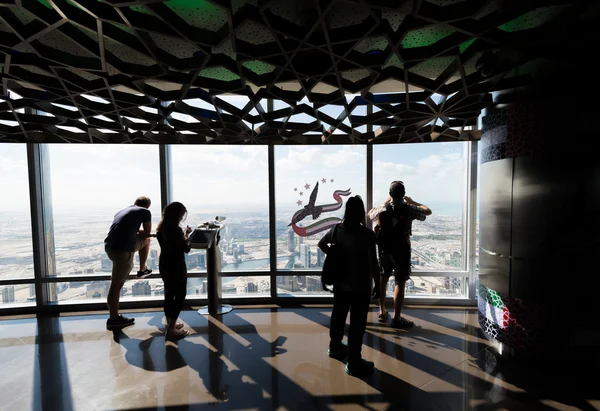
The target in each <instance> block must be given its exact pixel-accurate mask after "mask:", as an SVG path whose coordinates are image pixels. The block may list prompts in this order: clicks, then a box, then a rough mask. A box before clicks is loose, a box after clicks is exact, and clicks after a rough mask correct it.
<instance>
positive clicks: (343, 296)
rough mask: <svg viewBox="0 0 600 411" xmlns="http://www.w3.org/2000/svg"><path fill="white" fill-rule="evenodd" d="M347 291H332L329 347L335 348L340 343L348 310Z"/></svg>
mask: <svg viewBox="0 0 600 411" xmlns="http://www.w3.org/2000/svg"><path fill="white" fill-rule="evenodd" d="M347 294H348V293H347V292H346V291H344V290H342V289H339V290H334V292H333V310H332V311H331V322H330V325H329V339H330V341H329V348H332V349H337V348H339V347H340V346H341V345H342V340H343V338H344V328H345V327H346V317H348V311H349V310H350V301H349V298H348V295H347Z"/></svg>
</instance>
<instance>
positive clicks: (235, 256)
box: [233, 247, 240, 261]
mask: <svg viewBox="0 0 600 411" xmlns="http://www.w3.org/2000/svg"><path fill="white" fill-rule="evenodd" d="M239 255H240V252H239V250H238V248H237V247H236V248H234V249H233V260H234V261H237V260H238V259H239Z"/></svg>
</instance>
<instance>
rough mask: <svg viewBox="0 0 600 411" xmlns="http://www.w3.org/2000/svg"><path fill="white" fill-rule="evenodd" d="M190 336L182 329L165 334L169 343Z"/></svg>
mask: <svg viewBox="0 0 600 411" xmlns="http://www.w3.org/2000/svg"><path fill="white" fill-rule="evenodd" d="M189 334H190V332H189V331H188V330H184V329H180V330H175V331H167V332H166V333H165V339H167V340H169V341H176V340H180V339H182V338H185V337H187V336H188V335H189Z"/></svg>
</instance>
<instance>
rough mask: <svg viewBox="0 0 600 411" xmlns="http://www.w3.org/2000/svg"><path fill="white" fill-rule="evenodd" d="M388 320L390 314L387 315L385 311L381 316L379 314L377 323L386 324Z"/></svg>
mask: <svg viewBox="0 0 600 411" xmlns="http://www.w3.org/2000/svg"><path fill="white" fill-rule="evenodd" d="M389 318H390V313H388V312H387V311H386V312H384V313H383V314H379V322H380V323H384V322H386V321H387V320H388V319H389Z"/></svg>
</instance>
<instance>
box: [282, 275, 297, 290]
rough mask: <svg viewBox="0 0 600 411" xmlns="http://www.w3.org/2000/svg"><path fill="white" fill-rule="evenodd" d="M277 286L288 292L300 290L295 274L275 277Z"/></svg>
mask: <svg viewBox="0 0 600 411" xmlns="http://www.w3.org/2000/svg"><path fill="white" fill-rule="evenodd" d="M277 287H279V288H281V289H283V290H286V291H290V292H295V291H300V287H299V286H298V280H297V278H296V276H295V275H285V276H280V277H277Z"/></svg>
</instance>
